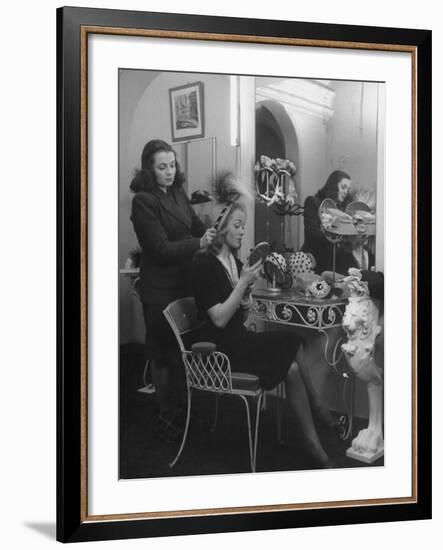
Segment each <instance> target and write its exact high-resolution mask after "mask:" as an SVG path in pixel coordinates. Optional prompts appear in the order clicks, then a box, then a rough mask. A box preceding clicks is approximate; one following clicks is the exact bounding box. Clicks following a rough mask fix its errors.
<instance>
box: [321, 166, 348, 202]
mask: <svg viewBox="0 0 443 550" xmlns="http://www.w3.org/2000/svg"><path fill="white" fill-rule="evenodd" d="M342 179H346V180H350V179H351V176H350V175H349V174H347V173H346V172H342V170H334V172H332V174H330V175H329V177H328V179H327V180H326V183H325V184H324V185H323V187H322V188H321V189H319V190H318V191H317V193H316V194H315V196H316V197H318V198H319V199H321V200H323V199H332V200H334V201H336V200H337V196H338V184H339V182H340V181H341V180H342ZM350 201H351V198H350V197H349V195H348V196H347V197H346V198H345V200H344V203H348V202H350Z"/></svg>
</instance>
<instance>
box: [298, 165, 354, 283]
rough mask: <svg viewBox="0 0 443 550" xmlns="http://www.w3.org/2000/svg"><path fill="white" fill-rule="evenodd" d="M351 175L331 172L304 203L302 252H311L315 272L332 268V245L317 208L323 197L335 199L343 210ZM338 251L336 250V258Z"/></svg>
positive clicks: (347, 199)
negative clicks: (322, 226) (324, 230)
mask: <svg viewBox="0 0 443 550" xmlns="http://www.w3.org/2000/svg"><path fill="white" fill-rule="evenodd" d="M350 189H351V176H350V175H349V174H347V173H346V172H342V171H341V170H335V171H334V172H332V173H331V174H330V175H329V177H328V179H327V180H326V183H325V184H324V185H323V187H322V188H321V189H319V190H318V191H317V193H316V194H315V196H309V197H308V198H307V199H306V201H305V205H304V227H305V242H304V244H303V247H302V250H303V252H309V253H311V254H312V255H313V256H314V258H315V261H316V268H315V270H316V271H317V273H322V272H323V271H331V270H332V249H333V245H332V243H330V242H329V241H328V239H327V238H326V237H325V234H324V232H323V230H322V229H321V225H320V217H319V215H318V208H319V206H320V204H321V203H322V201H323V200H324V199H327V198H329V199H332V200H333V201H335V203H336V205H337V208H339V209H340V210H344V209H345V208H346V206H347V205H348V204H349V202H350V201H351V198H350ZM339 255H340V251H339V250H337V259H338V256H339Z"/></svg>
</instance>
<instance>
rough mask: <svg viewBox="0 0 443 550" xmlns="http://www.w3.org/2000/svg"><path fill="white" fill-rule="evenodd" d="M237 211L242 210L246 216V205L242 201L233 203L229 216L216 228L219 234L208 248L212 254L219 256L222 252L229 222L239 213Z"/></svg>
mask: <svg viewBox="0 0 443 550" xmlns="http://www.w3.org/2000/svg"><path fill="white" fill-rule="evenodd" d="M237 210H240V212H243V214H245V216H246V205H245V204H244V202H242V201H235V202H233V203H232V205H231V206H230V209H229V213H228V214H227V216H225V217H224V219H223V221H222V222H221V223H220V224H219V226H218V227H217V228H216V229H217V233H216V235H215V237H214V239H213V240H212V243H211V244H210V245H209V246H208V250H209V251H210V252H212V253H213V254H218V253H219V252H220V250H221V247H222V246H223V243H224V242H225V235H226V231H227V228H228V223H229V220H230V219H231V218H232V216H233V214H234V212H237Z"/></svg>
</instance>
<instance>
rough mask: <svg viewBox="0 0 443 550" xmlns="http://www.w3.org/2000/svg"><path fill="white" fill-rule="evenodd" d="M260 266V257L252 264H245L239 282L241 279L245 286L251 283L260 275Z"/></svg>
mask: <svg viewBox="0 0 443 550" xmlns="http://www.w3.org/2000/svg"><path fill="white" fill-rule="evenodd" d="M261 266H262V260H261V259H260V260H258V262H256V263H255V264H253V265H248V264H245V265H244V266H243V268H242V270H241V273H240V278H239V282H240V281H242V282H243V283H244V285H245V286H246V287H247V286H250V285H253V284H254V283H255V281H256V280H257V279H258V277H259V275H260V270H261Z"/></svg>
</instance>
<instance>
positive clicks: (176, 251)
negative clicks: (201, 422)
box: [130, 139, 215, 440]
mask: <svg viewBox="0 0 443 550" xmlns="http://www.w3.org/2000/svg"><path fill="white" fill-rule="evenodd" d="M184 181H185V178H184V174H183V173H182V172H181V171H180V167H179V164H178V162H177V159H176V154H175V151H174V150H173V149H172V147H171V146H170V145H169V144H168V143H166V142H165V141H162V140H159V139H154V140H151V141H149V142H148V143H147V144H146V145H145V147H144V149H143V152H142V157H141V169H140V170H138V171H137V172H136V174H135V176H134V178H133V180H132V182H131V185H130V189H131V191H133V192H134V193H135V195H134V198H133V200H132V212H131V221H132V223H133V225H134V230H135V233H136V235H137V239H138V241H139V243H140V247H141V251H142V258H141V267H140V281H139V287H138V291H139V294H140V298H141V301H142V304H143V315H144V319H145V327H146V348H147V350H146V351H147V357H148V358H149V359H150V360H151V372H152V379H153V382H154V385H155V390H156V396H157V400H158V405H159V408H160V415H159V426H158V432H159V435H160V436H163V437H164V438H165V439H169V440H175V439H178V438H179V437H180V435H181V434H180V431H181V429H182V427H181V422H180V420H181V419H180V418H179V414H180V413H179V410H180V409H179V405H180V403H179V383H180V373H179V369H177V365H178V364H179V363H178V362H177V350H178V348H177V344H176V340H175V337H174V335H173V333H172V331H171V329H170V327H169V325H168V323H167V322H166V320H165V318H164V316H163V313H162V312H163V309H164V308H165V307H166V306H167V305H168V304H169V303H170V302H172V301H174V300H176V299H177V298H180V297H183V296H187V295H189V293H190V266H191V260H192V257H193V256H194V254H195V252H197V250H199V249H201V248H205V247H207V246H208V245H209V244H210V243H211V241H212V239H213V237H214V234H215V230H214V229H208V230H206V228H205V226H204V224H203V223H202V221H201V220H200V219H199V218H198V216H197V215H196V214H195V212H194V210H193V209H192V207H191V205H190V203H189V200H188V197H187V196H186V193H185V191H184V190H183V183H184Z"/></svg>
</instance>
